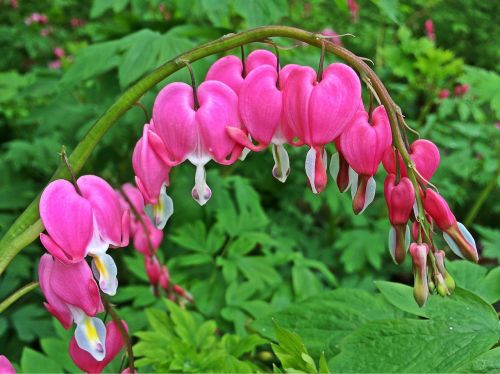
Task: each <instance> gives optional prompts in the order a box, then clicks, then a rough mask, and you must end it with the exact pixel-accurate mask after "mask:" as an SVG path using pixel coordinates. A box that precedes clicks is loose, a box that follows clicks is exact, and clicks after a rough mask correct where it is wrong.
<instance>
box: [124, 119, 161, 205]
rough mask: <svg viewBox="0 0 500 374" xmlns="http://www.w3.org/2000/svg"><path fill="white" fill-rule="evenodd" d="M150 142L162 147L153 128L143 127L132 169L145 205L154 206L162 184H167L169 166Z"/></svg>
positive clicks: (135, 149)
mask: <svg viewBox="0 0 500 374" xmlns="http://www.w3.org/2000/svg"><path fill="white" fill-rule="evenodd" d="M151 141H156V142H159V143H160V146H163V143H162V141H161V140H160V139H159V138H158V136H157V135H156V133H155V132H154V126H152V125H150V124H145V125H144V130H143V135H142V137H141V138H140V139H139V141H138V142H137V144H136V145H135V148H134V153H133V155H132V167H133V169H134V172H135V183H136V184H137V187H138V188H139V190H140V191H141V193H142V196H143V197H144V201H145V203H146V204H156V203H157V202H158V197H159V196H160V191H161V188H162V186H163V184H164V183H166V184H169V173H170V166H167V164H165V162H164V161H162V160H161V159H160V157H159V156H158V155H157V154H156V152H155V151H154V150H153V147H152V145H151Z"/></svg>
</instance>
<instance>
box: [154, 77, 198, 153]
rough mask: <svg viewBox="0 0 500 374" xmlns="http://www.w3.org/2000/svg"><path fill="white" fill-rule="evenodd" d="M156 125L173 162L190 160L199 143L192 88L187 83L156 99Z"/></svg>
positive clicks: (166, 89)
mask: <svg viewBox="0 0 500 374" xmlns="http://www.w3.org/2000/svg"><path fill="white" fill-rule="evenodd" d="M200 87H201V86H200ZM153 121H154V128H155V132H156V134H158V136H159V137H160V138H161V140H163V144H164V145H165V148H166V150H167V152H168V154H169V155H170V156H171V157H170V158H171V159H172V160H173V161H175V162H176V163H181V162H183V161H184V160H186V159H187V157H188V156H189V154H191V153H192V152H193V151H194V150H195V148H196V145H197V143H198V134H197V129H196V122H195V111H194V104H193V89H192V88H191V86H189V85H187V84H185V83H171V84H169V85H167V86H165V87H164V88H163V89H162V90H161V91H160V93H159V94H158V96H157V97H156V100H155V103H154V106H153Z"/></svg>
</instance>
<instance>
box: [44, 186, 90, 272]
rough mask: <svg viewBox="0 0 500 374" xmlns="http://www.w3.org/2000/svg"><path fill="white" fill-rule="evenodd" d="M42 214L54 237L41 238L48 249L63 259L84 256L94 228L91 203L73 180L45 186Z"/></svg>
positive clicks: (78, 259) (80, 258)
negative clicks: (82, 195) (77, 189)
mask: <svg viewBox="0 0 500 374" xmlns="http://www.w3.org/2000/svg"><path fill="white" fill-rule="evenodd" d="M40 218H41V220H42V222H43V225H44V226H45V229H46V230H47V233H48V235H49V236H50V239H51V240H48V239H47V237H45V236H43V237H42V238H41V239H42V243H43V244H44V245H45V244H47V250H48V251H49V252H51V253H52V254H53V255H54V256H56V257H57V258H58V259H59V260H61V261H64V262H76V261H80V260H82V259H83V258H84V257H85V255H86V251H87V246H88V244H89V243H90V241H91V239H92V235H93V231H94V227H93V218H92V207H91V204H90V203H89V202H88V201H87V200H85V199H84V198H83V197H81V196H80V195H78V193H77V192H76V190H75V188H74V187H73V185H72V184H71V183H70V182H68V181H66V180H63V179H59V180H56V181H54V182H51V183H50V184H49V185H48V186H47V187H46V188H45V190H44V191H43V193H42V197H41V199H40ZM46 239H47V240H46ZM63 255H64V256H63Z"/></svg>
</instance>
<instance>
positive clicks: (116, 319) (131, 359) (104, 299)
mask: <svg viewBox="0 0 500 374" xmlns="http://www.w3.org/2000/svg"><path fill="white" fill-rule="evenodd" d="M101 299H102V303H103V304H104V308H105V309H106V312H107V313H108V314H109V315H110V316H111V319H112V320H113V322H114V323H115V324H116V327H117V328H118V331H120V334H121V336H122V338H123V341H124V342H125V346H126V347H127V355H128V367H129V369H130V374H132V373H135V367H134V352H133V350H132V341H131V339H130V336H129V335H128V332H127V330H126V329H125V326H124V325H123V323H122V320H121V318H120V317H119V316H118V314H117V313H116V311H115V309H114V308H113V305H111V303H110V302H109V300H108V299H107V297H106V296H105V295H101Z"/></svg>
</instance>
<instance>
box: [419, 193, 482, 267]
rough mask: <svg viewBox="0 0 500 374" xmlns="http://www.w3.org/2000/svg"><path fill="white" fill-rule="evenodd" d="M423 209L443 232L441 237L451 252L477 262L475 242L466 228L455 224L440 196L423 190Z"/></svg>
mask: <svg viewBox="0 0 500 374" xmlns="http://www.w3.org/2000/svg"><path fill="white" fill-rule="evenodd" d="M423 203H424V209H425V211H426V212H427V213H428V214H429V215H430V216H431V217H432V219H433V220H434V221H435V222H436V225H437V226H438V227H439V229H440V230H441V231H443V232H444V233H443V237H444V240H445V241H446V243H447V244H448V245H449V246H450V248H451V250H452V251H453V252H454V253H455V254H456V255H457V256H460V257H462V258H466V259H468V260H470V261H474V262H477V261H478V259H479V255H478V253H477V248H476V242H475V241H474V238H473V237H472V235H471V233H470V232H469V231H468V230H467V228H466V227H465V226H464V225H463V224H461V223H460V222H457V220H456V218H455V216H454V215H453V213H452V212H451V209H450V207H449V206H448V203H447V202H446V200H445V199H443V197H442V196H441V195H439V194H438V193H437V192H435V191H434V190H431V189H429V188H428V189H427V190H425V196H424V201H423Z"/></svg>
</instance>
